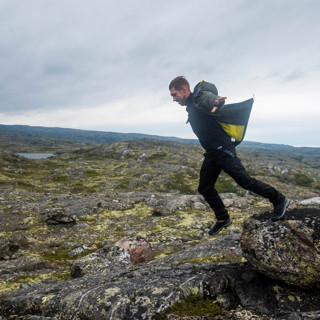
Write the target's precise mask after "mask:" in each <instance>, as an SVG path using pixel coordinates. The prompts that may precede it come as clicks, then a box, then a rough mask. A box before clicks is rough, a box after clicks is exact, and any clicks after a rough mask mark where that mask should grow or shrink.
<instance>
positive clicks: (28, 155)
mask: <svg viewBox="0 0 320 320" xmlns="http://www.w3.org/2000/svg"><path fill="white" fill-rule="evenodd" d="M17 155H18V156H21V157H25V158H28V159H47V158H50V157H53V156H54V155H55V154H53V153H17Z"/></svg>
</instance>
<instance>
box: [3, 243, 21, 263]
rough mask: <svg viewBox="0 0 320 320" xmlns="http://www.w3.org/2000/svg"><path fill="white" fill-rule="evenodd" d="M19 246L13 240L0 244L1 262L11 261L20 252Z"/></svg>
mask: <svg viewBox="0 0 320 320" xmlns="http://www.w3.org/2000/svg"><path fill="white" fill-rule="evenodd" d="M19 247H20V246H19V244H18V243H16V242H14V241H12V240H2V241H1V242H0V260H5V259H10V258H12V256H13V255H14V254H15V253H16V252H17V251H18V250H19Z"/></svg>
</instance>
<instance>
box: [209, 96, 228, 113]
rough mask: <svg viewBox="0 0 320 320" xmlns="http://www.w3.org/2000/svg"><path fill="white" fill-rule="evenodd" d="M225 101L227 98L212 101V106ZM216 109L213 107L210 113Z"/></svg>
mask: <svg viewBox="0 0 320 320" xmlns="http://www.w3.org/2000/svg"><path fill="white" fill-rule="evenodd" d="M226 99H227V97H220V98H219V99H217V100H215V101H214V105H215V106H218V105H219V104H220V103H221V102H224V101H225V100H226ZM217 109H218V107H213V108H212V110H211V113H213V112H215V111H216V110H217Z"/></svg>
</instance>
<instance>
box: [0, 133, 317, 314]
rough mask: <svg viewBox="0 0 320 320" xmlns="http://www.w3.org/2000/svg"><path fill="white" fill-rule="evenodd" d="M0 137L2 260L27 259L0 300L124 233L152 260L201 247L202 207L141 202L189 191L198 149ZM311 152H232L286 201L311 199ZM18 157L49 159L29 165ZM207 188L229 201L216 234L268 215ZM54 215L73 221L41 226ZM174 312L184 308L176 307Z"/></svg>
mask: <svg viewBox="0 0 320 320" xmlns="http://www.w3.org/2000/svg"><path fill="white" fill-rule="evenodd" d="M0 140H1V149H0V190H1V194H0V221H1V230H0V242H5V241H8V240H10V241H12V243H15V244H17V245H18V246H19V250H17V251H16V252H15V253H13V254H12V255H11V256H10V259H12V261H14V259H17V258H18V257H28V261H29V262H28V264H25V265H24V267H23V268H25V269H26V270H22V269H23V268H21V269H19V268H18V266H17V267H16V272H15V273H13V274H10V275H9V276H6V277H4V278H2V280H1V281H0V294H2V293H5V292H9V291H12V290H16V289H18V288H19V287H21V285H22V286H23V284H26V283H31V282H40V281H44V280H46V279H54V280H66V279H69V278H70V268H71V266H72V264H73V263H74V261H75V260H76V259H79V258H81V257H83V256H86V255H88V254H90V253H92V252H95V251H97V250H98V249H100V248H102V247H104V246H105V245H107V244H112V243H115V242H116V241H118V240H120V239H121V238H123V237H125V236H128V235H129V236H130V235H134V236H139V235H140V236H143V237H144V238H146V239H147V240H148V241H149V242H150V243H151V245H152V248H153V260H156V259H165V258H166V257H169V256H170V254H172V253H175V252H179V251H180V250H181V249H182V248H186V247H192V246H194V245H195V244H199V243H201V242H204V241H206V240H208V236H207V230H208V228H209V226H210V224H211V223H212V222H213V220H214V219H213V214H212V212H211V211H210V209H209V208H208V207H206V205H205V204H204V203H202V206H200V207H198V208H191V209H187V210H174V211H169V212H168V213H167V214H159V215H157V214H155V211H154V208H153V207H152V206H150V205H148V201H149V200H148V199H152V198H157V197H161V195H165V196H167V197H170V196H173V197H174V196H177V195H195V194H196V193H197V184H198V172H199V168H200V166H201V161H202V159H203V155H202V154H203V150H202V148H201V147H200V146H198V145H194V144H182V143H178V142H175V141H161V140H155V139H141V140H135V141H117V142H110V143H106V144H94V143H82V142H79V141H78V142H70V141H64V140H57V139H51V138H48V139H40V140H39V139H37V140H35V141H36V143H34V142H33V141H34V140H33V139H32V137H31V138H28V137H25V139H24V140H21V137H20V136H19V139H16V140H14V139H12V137H11V139H9V140H6V139H4V138H3V137H2V139H0ZM311 151H312V152H311ZM311 151H310V152H307V153H306V152H304V151H301V152H300V151H299V149H298V148H295V149H294V150H291V149H289V150H288V149H286V148H284V149H281V148H280V149H272V150H266V149H262V148H259V149H258V148H241V147H239V148H238V153H239V155H240V157H241V159H242V160H243V163H244V165H245V166H246V168H247V169H248V172H249V173H250V174H251V175H252V176H254V177H255V178H257V179H260V180H262V181H265V182H267V183H269V184H272V185H274V186H276V187H277V188H278V189H279V190H281V191H282V192H284V193H285V194H286V195H287V196H288V197H290V198H291V199H293V201H295V202H296V203H298V202H299V201H302V200H303V199H307V198H312V197H318V196H320V182H319V181H320V165H319V163H320V162H319V160H320V152H319V149H314V150H311ZM18 152H40V153H54V154H55V156H54V157H50V158H48V159H38V160H35V159H28V158H25V157H22V156H19V155H17V153H18ZM216 187H217V189H218V191H219V192H221V193H223V194H224V198H225V199H226V201H227V202H228V200H230V201H229V202H230V205H229V207H230V210H231V215H232V217H233V220H234V223H233V225H232V227H231V228H230V229H229V228H228V229H226V230H224V231H222V233H221V235H222V236H223V235H230V232H238V233H240V232H241V227H242V222H243V221H244V219H245V218H247V217H248V216H250V215H252V214H255V213H257V212H259V211H261V210H270V209H271V206H270V204H269V203H268V202H267V201H265V200H264V199H261V198H259V197H257V196H255V195H254V194H251V193H248V192H247V191H245V190H243V189H241V188H239V187H238V186H237V185H236V183H235V182H234V181H233V180H232V179H231V178H230V177H228V176H227V175H226V174H224V173H222V174H221V177H220V178H219V180H218V182H217V186H216ZM230 194H232V196H231V197H229V195H230ZM234 197H237V199H239V201H238V202H237V203H238V204H237V205H233V204H232V199H234ZM141 199H144V200H145V201H142V200H141ZM106 203H108V205H106ZM239 203H240V204H241V203H242V205H239ZM54 210H61V211H66V212H68V215H69V216H70V217H71V218H73V219H74V224H72V223H65V224H61V223H60V224H52V223H48V220H49V219H48V213H49V216H50V212H52V211H54ZM0 258H1V257H0ZM4 259H7V257H4ZM168 261H170V259H169V260H168ZM239 261H244V258H243V257H242V255H241V254H239V252H238V251H235V252H232V251H230V252H229V253H220V252H218V253H217V254H216V255H214V256H212V255H210V256H203V257H198V256H195V257H190V259H185V257H184V258H183V259H182V260H181V261H170V262H171V263H178V264H184V263H195V264H198V263H206V262H211V263H212V262H213V263H226V262H230V263H234V262H239ZM198 299H199V297H198V296H197V295H195V296H190V298H189V300H187V301H186V303H189V305H190V304H191V305H193V304H194V302H195V301H198ZM207 303H208V302H207V301H204V302H203V305H204V306H205V305H206V304H207ZM210 307H212V308H216V306H215V305H214V306H212V305H210ZM174 308H177V309H179V310H182V309H184V308H187V307H186V305H185V304H183V303H182V302H181V303H180V304H178V303H177V304H176V305H175V306H174ZM188 310H189V309H188ZM217 310H218V309H217ZM188 312H191V314H192V312H193V311H190V310H189V311H188ZM219 312H221V313H223V312H224V311H220V310H219Z"/></svg>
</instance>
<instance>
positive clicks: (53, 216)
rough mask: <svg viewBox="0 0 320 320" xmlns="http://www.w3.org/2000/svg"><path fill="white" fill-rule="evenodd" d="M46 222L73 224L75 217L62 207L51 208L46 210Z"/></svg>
mask: <svg viewBox="0 0 320 320" xmlns="http://www.w3.org/2000/svg"><path fill="white" fill-rule="evenodd" d="M46 217H47V220H46V222H47V223H48V224H68V223H70V224H74V223H76V219H75V218H74V217H73V216H71V215H70V214H68V213H67V212H65V210H64V209H63V208H52V209H47V210H46Z"/></svg>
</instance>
